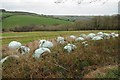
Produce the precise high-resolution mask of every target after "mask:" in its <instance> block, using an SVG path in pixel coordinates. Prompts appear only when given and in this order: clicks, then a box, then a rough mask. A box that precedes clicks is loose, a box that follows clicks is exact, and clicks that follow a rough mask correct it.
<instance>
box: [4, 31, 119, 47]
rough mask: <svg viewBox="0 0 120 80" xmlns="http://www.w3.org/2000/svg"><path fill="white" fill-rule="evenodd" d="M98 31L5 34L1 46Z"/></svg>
mask: <svg viewBox="0 0 120 80" xmlns="http://www.w3.org/2000/svg"><path fill="white" fill-rule="evenodd" d="M98 31H99V30H87V31H49V32H47V31H39V32H6V33H3V34H2V37H3V39H2V44H3V45H4V44H8V43H9V42H10V41H13V40H16V41H20V42H21V43H23V44H25V43H28V42H31V41H34V40H39V39H51V38H55V37H57V36H59V35H63V36H67V35H72V34H73V35H76V36H79V35H80V34H82V33H85V34H88V33H90V32H93V33H96V32H98ZM100 31H102V30H100ZM103 32H108V33H109V32H118V31H110V30H108V31H106V30H105V31H103Z"/></svg>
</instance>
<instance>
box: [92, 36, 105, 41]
mask: <svg viewBox="0 0 120 80" xmlns="http://www.w3.org/2000/svg"><path fill="white" fill-rule="evenodd" d="M102 39H103V38H102V37H101V36H95V37H93V38H92V40H102Z"/></svg>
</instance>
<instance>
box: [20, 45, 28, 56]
mask: <svg viewBox="0 0 120 80" xmlns="http://www.w3.org/2000/svg"><path fill="white" fill-rule="evenodd" d="M19 50H20V53H22V55H23V54H26V53H29V52H30V48H29V47H26V46H21V47H20V49H19Z"/></svg>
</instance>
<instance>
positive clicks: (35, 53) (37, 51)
mask: <svg viewBox="0 0 120 80" xmlns="http://www.w3.org/2000/svg"><path fill="white" fill-rule="evenodd" d="M44 52H49V53H51V51H50V49H48V48H39V49H36V50H35V52H34V54H33V57H34V58H40V56H41V55H42V54H43V53H44Z"/></svg>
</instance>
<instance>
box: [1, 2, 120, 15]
mask: <svg viewBox="0 0 120 80" xmlns="http://www.w3.org/2000/svg"><path fill="white" fill-rule="evenodd" d="M55 1H56V0H2V2H1V4H2V7H1V8H5V9H7V10H12V11H30V12H36V13H38V14H47V15H86V14H89V15H90V14H91V15H95V14H105V15H109V14H116V13H118V1H119V0H114V1H113V0H109V1H107V3H106V4H104V5H103V2H104V1H106V0H101V1H98V2H95V3H91V4H90V3H89V1H90V0H84V1H83V2H82V3H81V4H77V3H76V1H75V0H65V2H64V3H61V4H55V3H54V2H55Z"/></svg>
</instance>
